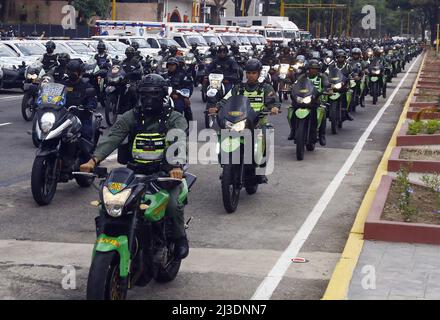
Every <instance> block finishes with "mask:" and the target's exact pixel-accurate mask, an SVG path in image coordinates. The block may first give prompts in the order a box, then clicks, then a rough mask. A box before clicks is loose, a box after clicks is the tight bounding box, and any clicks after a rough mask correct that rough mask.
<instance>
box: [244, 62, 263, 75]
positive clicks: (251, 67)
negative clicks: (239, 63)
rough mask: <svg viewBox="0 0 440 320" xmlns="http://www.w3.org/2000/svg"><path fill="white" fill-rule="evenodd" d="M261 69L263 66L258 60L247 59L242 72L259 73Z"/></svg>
mask: <svg viewBox="0 0 440 320" xmlns="http://www.w3.org/2000/svg"><path fill="white" fill-rule="evenodd" d="M262 69H263V65H262V64H261V62H260V60H257V59H249V60H248V61H247V62H246V65H245V66H244V70H245V71H247V72H255V71H258V72H260V71H261V70H262Z"/></svg>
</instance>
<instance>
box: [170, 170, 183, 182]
mask: <svg viewBox="0 0 440 320" xmlns="http://www.w3.org/2000/svg"><path fill="white" fill-rule="evenodd" d="M169 174H170V177H171V178H173V179H179V180H182V178H183V170H182V169H180V168H174V169H172V170H171V171H170V172H169Z"/></svg>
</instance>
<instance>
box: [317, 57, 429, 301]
mask: <svg viewBox="0 0 440 320" xmlns="http://www.w3.org/2000/svg"><path fill="white" fill-rule="evenodd" d="M426 54H427V53H425V55H424V57H423V61H422V63H421V64H420V69H419V72H418V73H417V77H416V79H415V81H414V84H413V87H412V89H411V92H410V94H409V96H408V99H407V100H406V103H405V106H404V107H403V111H402V114H401V115H400V118H399V121H398V122H397V126H396V128H395V129H394V132H393V135H392V136H391V140H390V142H389V143H388V146H387V148H386V149H385V152H384V155H383V157H382V160H381V161H380V163H379V166H378V167H377V170H376V173H375V175H374V177H373V180H372V181H371V184H370V186H369V188H368V190H367V192H366V194H365V196H364V199H363V200H362V203H361V206H360V208H359V211H358V213H357V215H356V219H355V221H354V223H353V227H352V228H351V230H350V234H349V236H348V240H347V243H346V244H345V248H344V251H343V252H342V255H341V258H340V259H339V261H338V263H337V264H336V267H335V270H334V271H333V274H332V277H331V279H330V282H329V284H328V286H327V290H326V291H325V293H324V296H323V297H322V300H345V299H347V293H348V288H349V286H350V281H351V278H352V276H353V272H354V269H355V268H356V265H357V262H358V259H359V256H360V254H361V251H362V247H363V245H364V240H363V238H364V225H365V220H366V219H367V216H368V212H369V211H370V208H371V205H372V203H373V199H374V197H375V195H376V191H377V188H378V186H379V183H380V181H381V179H382V176H383V175H384V174H387V172H388V171H387V166H388V159H389V157H390V155H391V151H392V149H393V148H394V147H395V146H396V139H397V135H398V133H399V131H400V129H401V127H402V124H403V122H404V121H405V120H406V114H407V112H408V109H409V105H410V103H411V99H412V97H413V95H414V91H415V89H416V85H417V83H418V81H419V77H420V73H421V71H422V66H423V65H424V63H425V59H426Z"/></svg>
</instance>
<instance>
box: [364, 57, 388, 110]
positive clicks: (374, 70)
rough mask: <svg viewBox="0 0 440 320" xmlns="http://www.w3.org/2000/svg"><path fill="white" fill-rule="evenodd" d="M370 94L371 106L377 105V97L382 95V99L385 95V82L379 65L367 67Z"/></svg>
mask: <svg viewBox="0 0 440 320" xmlns="http://www.w3.org/2000/svg"><path fill="white" fill-rule="evenodd" d="M368 82H369V85H370V94H371V96H372V97H373V104H374V105H375V104H377V99H378V97H379V96H380V95H381V94H382V96H383V98H386V95H387V81H384V79H383V69H382V68H381V66H380V65H378V64H374V65H370V67H369V79H368Z"/></svg>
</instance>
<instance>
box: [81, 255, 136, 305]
mask: <svg viewBox="0 0 440 320" xmlns="http://www.w3.org/2000/svg"><path fill="white" fill-rule="evenodd" d="M123 287H124V285H123V284H122V279H121V277H120V276H119V255H118V253H117V252H116V251H109V252H96V253H95V256H94V257H93V261H92V265H91V266H90V270H89V277H88V279H87V300H125V299H126V297H127V288H123Z"/></svg>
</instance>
